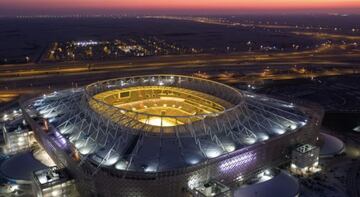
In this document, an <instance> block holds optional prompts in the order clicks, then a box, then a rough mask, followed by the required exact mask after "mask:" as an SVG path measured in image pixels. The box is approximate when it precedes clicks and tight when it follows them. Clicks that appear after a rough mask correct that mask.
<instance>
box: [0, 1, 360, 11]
mask: <svg viewBox="0 0 360 197" xmlns="http://www.w3.org/2000/svg"><path fill="white" fill-rule="evenodd" d="M0 7H2V8H6V7H8V8H22V9H46V8H49V9H61V8H72V9H125V10H126V9H150V10H151V9H159V10H162V9H192V10H194V9H210V10H217V9H218V10H237V9H238V10H272V9H277V10H279V9H291V10H293V9H337V8H350V9H354V8H360V0H346V1H342V0H257V1H256V2H255V1H239V0H152V1H148V0H1V1H0Z"/></svg>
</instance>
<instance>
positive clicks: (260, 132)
mask: <svg viewBox="0 0 360 197" xmlns="http://www.w3.org/2000/svg"><path fill="white" fill-rule="evenodd" d="M21 108H22V111H23V114H24V117H25V119H26V120H27V122H28V123H29V124H30V125H31V127H32V129H33V130H34V134H35V138H36V139H37V141H38V142H39V143H40V144H41V145H42V146H43V147H44V149H45V150H46V151H47V153H48V154H49V155H50V156H51V158H52V159H53V160H54V161H55V163H56V164H57V166H58V167H59V168H66V169H67V170H68V172H69V173H70V175H71V176H72V177H73V178H74V179H75V183H76V186H77V190H78V191H79V193H80V194H81V196H128V197H131V196H150V197H152V196H154V197H155V196H156V197H158V196H187V195H189V194H190V193H191V192H192V191H194V189H196V188H197V187H200V186H201V185H203V184H205V183H208V182H210V181H214V180H215V181H218V182H219V183H220V182H221V184H225V185H228V186H230V187H231V186H232V185H234V184H235V183H237V182H239V181H244V180H247V179H248V178H249V177H252V176H253V175H254V174H256V173H259V172H261V171H263V170H265V169H268V168H271V167H274V166H278V165H280V164H283V163H286V162H289V161H290V159H291V158H290V157H291V151H292V150H293V149H294V148H295V147H297V146H298V145H299V144H316V143H317V138H318V135H319V133H318V126H319V125H320V121H321V120H322V114H321V113H318V111H317V110H316V108H314V107H313V106H306V105H304V104H302V105H298V104H294V103H288V102H284V101H280V100H278V99H274V98H270V97H267V96H264V95H256V94H253V93H249V92H244V91H240V90H238V89H235V88H232V87H230V86H227V85H224V84H221V83H218V82H214V81H210V80H206V79H201V78H195V77H190V76H180V75H149V76H134V77H127V78H117V79H111V80H105V81H99V82H96V83H93V84H90V85H88V86H86V87H84V88H77V89H68V90H62V91H58V92H54V93H51V94H47V95H43V96H40V97H37V98H34V99H30V100H26V101H23V102H22V103H21Z"/></svg>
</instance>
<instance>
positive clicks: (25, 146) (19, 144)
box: [2, 126, 35, 155]
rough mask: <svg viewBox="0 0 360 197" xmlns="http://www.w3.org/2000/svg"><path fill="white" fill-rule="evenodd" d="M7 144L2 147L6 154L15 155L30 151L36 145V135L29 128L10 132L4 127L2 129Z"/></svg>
mask: <svg viewBox="0 0 360 197" xmlns="http://www.w3.org/2000/svg"><path fill="white" fill-rule="evenodd" d="M2 132H3V137H4V141H5V144H4V145H3V146H2V151H3V153H4V154H7V155H13V154H16V153H19V152H22V151H25V150H30V148H31V147H32V145H33V144H34V142H35V140H34V136H33V135H34V133H33V131H29V130H28V129H27V128H21V127H19V128H17V129H15V130H11V132H9V131H8V129H7V128H6V127H5V126H4V127H3V128H2Z"/></svg>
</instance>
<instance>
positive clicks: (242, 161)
mask: <svg viewBox="0 0 360 197" xmlns="http://www.w3.org/2000/svg"><path fill="white" fill-rule="evenodd" d="M254 160H256V153H255V152H247V153H243V154H241V155H238V156H235V157H233V158H231V159H227V160H225V161H223V162H222V163H221V164H220V166H219V168H220V170H221V171H222V172H228V171H231V170H233V169H237V168H244V167H246V166H248V165H250V164H251V163H253V161H254Z"/></svg>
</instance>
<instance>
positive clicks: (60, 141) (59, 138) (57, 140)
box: [53, 131, 67, 148]
mask: <svg viewBox="0 0 360 197" xmlns="http://www.w3.org/2000/svg"><path fill="white" fill-rule="evenodd" d="M54 134H55V138H53V139H54V141H55V143H56V144H57V145H58V146H59V147H61V148H65V147H66V146H67V141H66V139H65V138H64V136H62V135H61V134H60V133H59V132H57V131H55V132H54Z"/></svg>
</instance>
